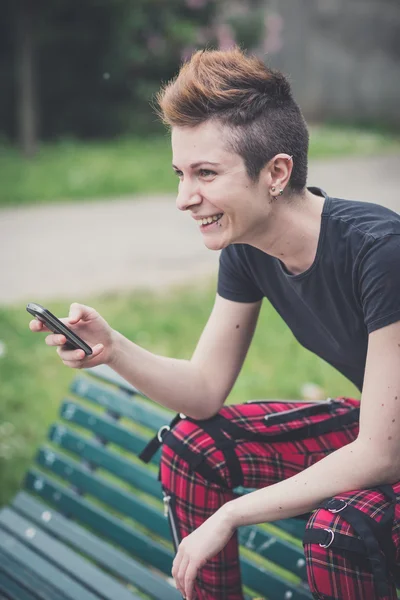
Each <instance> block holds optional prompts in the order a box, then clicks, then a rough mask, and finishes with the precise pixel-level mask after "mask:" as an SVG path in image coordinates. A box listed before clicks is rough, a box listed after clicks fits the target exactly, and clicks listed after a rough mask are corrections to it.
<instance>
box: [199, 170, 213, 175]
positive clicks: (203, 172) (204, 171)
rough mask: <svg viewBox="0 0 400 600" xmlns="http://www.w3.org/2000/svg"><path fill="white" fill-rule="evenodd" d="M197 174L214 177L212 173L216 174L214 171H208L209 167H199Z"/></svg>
mask: <svg viewBox="0 0 400 600" xmlns="http://www.w3.org/2000/svg"><path fill="white" fill-rule="evenodd" d="M199 175H200V177H214V175H216V172H215V171H210V169H200V170H199Z"/></svg>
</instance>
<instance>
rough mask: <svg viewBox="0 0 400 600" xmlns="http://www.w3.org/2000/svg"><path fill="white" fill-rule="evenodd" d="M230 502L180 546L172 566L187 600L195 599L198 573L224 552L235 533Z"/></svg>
mask: <svg viewBox="0 0 400 600" xmlns="http://www.w3.org/2000/svg"><path fill="white" fill-rule="evenodd" d="M228 504H229V503H227V504H225V505H224V506H222V507H221V508H220V509H219V510H218V511H217V512H216V513H214V514H213V515H212V517H210V518H209V519H207V521H205V522H204V523H203V524H202V525H200V527H198V528H197V529H196V530H195V531H193V533H191V534H190V535H188V536H187V537H185V538H184V539H183V540H182V542H181V543H180V545H179V548H178V553H177V555H176V557H175V560H174V563H173V565H172V576H173V578H174V579H175V582H176V586H177V588H178V590H179V591H180V592H181V594H182V595H183V597H184V598H186V600H194V599H195V594H194V591H193V589H194V582H195V579H196V576H197V572H198V571H199V569H201V568H202V567H203V566H204V564H205V563H206V562H207V561H208V560H210V559H211V558H213V557H214V556H215V555H216V554H218V552H220V551H221V550H222V549H223V548H224V547H225V546H226V544H227V543H228V542H229V540H230V538H231V537H232V535H233V534H234V532H235V527H234V525H233V523H232V519H231V518H230V516H229V511H228V510H227V508H228Z"/></svg>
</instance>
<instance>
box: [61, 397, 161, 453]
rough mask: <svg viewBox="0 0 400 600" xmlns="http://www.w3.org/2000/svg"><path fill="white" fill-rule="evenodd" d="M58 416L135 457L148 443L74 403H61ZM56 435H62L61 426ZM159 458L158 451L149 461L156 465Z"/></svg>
mask: <svg viewBox="0 0 400 600" xmlns="http://www.w3.org/2000/svg"><path fill="white" fill-rule="evenodd" d="M60 414H61V417H62V418H63V419H65V420H66V421H68V422H69V423H75V424H76V425H80V426H81V427H83V428H84V429H87V430H88V431H91V432H92V433H93V434H95V435H96V436H98V437H100V438H101V439H103V440H104V441H105V442H111V443H113V444H116V445H117V446H120V447H121V448H123V449H124V450H128V451H130V452H132V453H133V454H136V455H138V454H140V452H141V451H142V450H143V448H144V447H145V446H146V444H147V442H148V441H149V438H148V437H146V436H144V435H143V434H141V433H138V432H137V431H134V430H132V429H128V428H127V427H124V426H123V425H119V424H117V423H114V422H112V421H111V420H110V419H109V418H107V417H104V416H102V415H100V414H98V413H93V412H91V411H89V410H87V409H86V408H84V407H83V406H81V405H79V404H77V403H76V402H72V401H66V402H63V403H62V405H61V411H60ZM56 434H57V435H62V434H63V431H62V426H59V427H57V430H56ZM160 456H161V452H160V451H158V452H157V453H156V454H155V455H154V456H153V458H152V459H151V462H152V463H153V464H155V465H158V464H159V461H160Z"/></svg>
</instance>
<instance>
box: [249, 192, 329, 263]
mask: <svg viewBox="0 0 400 600" xmlns="http://www.w3.org/2000/svg"><path fill="white" fill-rule="evenodd" d="M274 202H275V203H274V205H273V207H272V209H271V212H270V213H269V214H268V217H267V218H266V221H265V222H264V226H265V225H266V227H264V228H263V232H262V233H260V234H258V235H257V234H256V235H255V236H254V239H253V240H252V241H251V242H250V244H251V245H252V246H255V247H256V248H258V249H259V250H262V251H263V252H265V253H267V254H269V255H271V256H275V257H276V258H278V259H279V260H280V261H281V262H283V264H284V265H285V267H286V268H287V270H288V271H289V272H290V273H292V274H293V275H298V274H299V273H302V272H304V271H306V270H307V269H308V268H309V267H311V265H312V264H313V262H314V260H315V256H316V253H317V247H318V240H319V235H320V230H321V213H322V209H323V205H324V198H322V197H321V196H316V195H315V194H312V193H311V192H310V191H308V190H307V189H306V190H305V191H304V193H302V194H296V195H292V197H291V200H290V202H288V201H285V199H284V196H283V197H282V199H277V200H276V201H274Z"/></svg>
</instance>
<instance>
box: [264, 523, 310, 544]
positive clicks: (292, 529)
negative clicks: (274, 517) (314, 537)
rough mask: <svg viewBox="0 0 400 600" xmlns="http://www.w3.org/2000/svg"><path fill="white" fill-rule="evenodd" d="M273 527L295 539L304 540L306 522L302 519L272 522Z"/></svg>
mask: <svg viewBox="0 0 400 600" xmlns="http://www.w3.org/2000/svg"><path fill="white" fill-rule="evenodd" d="M271 525H273V526H274V527H278V529H281V530H282V531H285V532H286V533H289V535H292V536H293V537H295V538H297V539H299V540H302V539H303V537H304V531H305V529H306V522H305V521H303V520H302V519H286V520H283V521H271Z"/></svg>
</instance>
